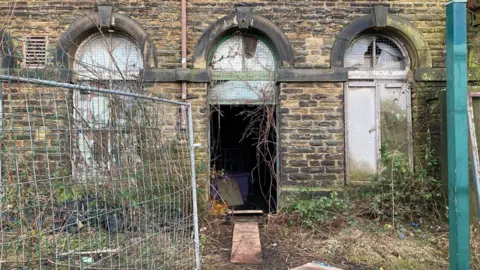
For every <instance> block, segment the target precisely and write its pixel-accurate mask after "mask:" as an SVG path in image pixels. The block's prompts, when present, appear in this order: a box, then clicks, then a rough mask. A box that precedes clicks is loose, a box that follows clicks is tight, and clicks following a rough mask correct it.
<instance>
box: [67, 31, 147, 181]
mask: <svg viewBox="0 0 480 270" xmlns="http://www.w3.org/2000/svg"><path fill="white" fill-rule="evenodd" d="M106 34H108V35H110V36H106V35H105V33H94V34H92V35H89V36H88V37H86V38H85V39H84V40H83V41H82V42H81V43H80V45H79V46H78V48H77V50H76V51H75V54H74V58H73V63H72V69H73V72H74V74H75V75H76V76H75V80H76V81H77V82H79V83H82V84H86V85H96V86H100V87H101V88H112V89H117V90H118V89H122V90H125V91H128V92H134V91H135V90H133V89H130V87H128V86H129V85H133V84H135V83H137V82H138V81H139V78H140V72H141V70H142V69H143V68H144V67H145V59H144V58H143V57H142V50H141V48H140V45H139V44H138V42H137V41H136V40H134V39H133V38H132V37H130V36H129V35H127V34H125V33H123V32H109V33H106ZM114 35H115V36H117V37H118V38H122V39H126V40H127V41H128V42H129V43H130V44H131V45H134V46H135V50H136V53H137V54H135V56H138V62H139V63H141V66H139V67H136V68H135V70H134V72H132V73H130V72H131V71H130V72H129V71H128V69H127V73H126V74H125V73H122V71H115V72H118V73H120V74H121V76H117V74H114V75H113V76H111V74H110V75H109V74H107V76H103V75H102V76H100V78H98V77H92V78H88V76H92V75H95V73H94V72H91V71H88V70H81V69H82V66H81V64H79V63H78V62H79V60H80V56H81V55H82V53H84V52H85V51H86V50H88V46H89V45H90V44H92V43H91V42H93V41H95V39H97V38H99V39H102V38H110V37H112V36H114ZM108 42H109V43H110V45H112V44H113V45H115V43H114V42H111V41H108ZM129 46H130V45H129ZM104 49H107V50H108V48H104ZM108 53H109V56H110V58H111V59H109V60H108V61H109V62H108V63H107V64H108V65H111V64H112V63H115V65H116V66H117V68H120V69H121V67H119V65H118V64H117V62H118V60H117V59H115V57H114V54H112V52H108ZM126 64H128V58H127V63H126ZM127 66H128V65H127ZM79 67H80V70H79ZM100 68H102V69H105V68H106V67H104V66H101V67H100ZM82 71H83V72H85V73H86V74H83V76H79V75H80V74H79V73H80V72H82ZM106 72H109V70H106ZM132 74H134V75H133V76H132ZM105 77H107V78H105ZM122 84H126V85H127V87H122ZM118 86H120V87H118ZM141 91H143V88H142V89H141ZM120 98H122V97H121V96H120ZM81 101H87V102H85V104H86V105H85V104H83V105H80V102H81ZM94 102H97V111H96V112H95V111H94V110H95V109H94ZM110 102H111V100H110V99H109V97H108V96H105V95H97V94H94V93H90V92H88V91H74V92H73V94H72V107H73V119H74V120H75V121H79V122H81V123H82V122H83V123H82V124H81V125H83V126H85V127H84V128H82V127H79V128H78V129H77V134H75V136H76V138H75V149H76V152H75V153H73V156H74V158H73V159H72V162H75V161H76V160H77V158H81V159H82V160H85V162H84V163H83V164H82V168H81V169H80V170H85V169H88V168H89V169H90V170H98V169H100V170H101V169H102V168H101V167H102V166H106V167H107V168H110V167H111V166H112V164H111V160H110V161H108V162H107V163H102V162H103V160H100V161H99V160H97V158H99V157H98V156H96V154H95V149H96V148H95V147H96V145H98V144H104V143H106V144H107V148H108V151H111V145H112V144H114V143H115V142H114V140H115V139H114V138H112V137H111V135H110V133H109V130H110V125H111V120H112V117H117V116H115V115H112V111H111V108H110V106H109V103H110ZM98 104H103V105H102V107H103V108H100V105H98ZM105 104H106V105H105ZM86 110H89V112H87V113H86V114H87V117H89V116H91V117H95V116H96V115H102V114H103V115H104V116H105V117H104V118H105V119H103V120H102V119H100V120H98V119H93V121H90V120H89V119H84V117H85V113H84V112H85V111H86ZM117 118H118V117H117ZM120 120H122V121H121V122H119V123H117V124H116V126H121V125H123V124H125V121H124V119H120ZM85 132H90V133H91V134H93V132H98V133H103V132H107V134H106V135H105V136H108V137H104V135H101V136H100V139H98V138H93V139H89V138H88V137H89V136H90V135H89V134H86V133H85ZM98 140H100V141H98ZM104 140H105V141H104ZM76 155H79V156H78V157H77V156H76ZM88 157H90V158H91V159H92V161H91V162H90V161H87V160H88ZM100 158H101V157H100ZM100 163H101V165H100ZM72 167H73V168H77V166H72ZM72 175H73V176H76V177H79V175H77V172H76V169H74V170H72ZM82 177H83V176H80V178H82Z"/></svg>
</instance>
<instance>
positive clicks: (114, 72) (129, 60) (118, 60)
mask: <svg viewBox="0 0 480 270" xmlns="http://www.w3.org/2000/svg"><path fill="white" fill-rule="evenodd" d="M141 69H143V59H142V54H141V51H140V48H139V47H138V45H137V44H136V43H135V41H133V40H132V39H130V38H129V37H127V36H125V35H122V34H117V33H108V34H97V35H94V36H92V37H90V38H88V39H87V40H85V41H84V42H82V44H81V45H80V46H79V48H78V50H77V53H76V56H75V62H74V70H75V71H76V73H77V75H78V79H79V80H135V79H137V78H138V75H139V72H140V70H141Z"/></svg>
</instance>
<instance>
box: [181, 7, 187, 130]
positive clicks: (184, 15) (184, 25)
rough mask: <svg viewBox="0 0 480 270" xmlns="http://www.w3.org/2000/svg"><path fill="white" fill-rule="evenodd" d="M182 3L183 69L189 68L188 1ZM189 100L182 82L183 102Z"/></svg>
mask: <svg viewBox="0 0 480 270" xmlns="http://www.w3.org/2000/svg"><path fill="white" fill-rule="evenodd" d="M181 1H182V68H187V0H181ZM186 99H187V82H185V81H182V101H184V100H186ZM181 110H182V112H181V113H182V120H181V121H182V123H181V127H182V129H186V128H187V111H186V108H185V106H182V107H181Z"/></svg>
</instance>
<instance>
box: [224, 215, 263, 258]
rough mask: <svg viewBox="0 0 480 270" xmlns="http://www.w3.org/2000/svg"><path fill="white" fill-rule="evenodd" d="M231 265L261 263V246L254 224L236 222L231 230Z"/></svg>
mask: <svg viewBox="0 0 480 270" xmlns="http://www.w3.org/2000/svg"><path fill="white" fill-rule="evenodd" d="M230 262H231V263H238V264H260V263H262V245H261V243H260V233H259V230H258V223H256V222H237V223H235V227H234V228H233V239H232V254H231V256H230Z"/></svg>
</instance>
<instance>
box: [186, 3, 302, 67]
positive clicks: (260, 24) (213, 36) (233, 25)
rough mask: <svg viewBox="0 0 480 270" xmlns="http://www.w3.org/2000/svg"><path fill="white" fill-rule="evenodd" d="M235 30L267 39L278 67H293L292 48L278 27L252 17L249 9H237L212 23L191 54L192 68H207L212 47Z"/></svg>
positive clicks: (257, 16) (267, 21) (268, 21)
mask: <svg viewBox="0 0 480 270" xmlns="http://www.w3.org/2000/svg"><path fill="white" fill-rule="evenodd" d="M235 30H248V31H249V32H254V33H256V34H258V35H260V36H263V37H265V38H268V39H269V41H270V43H271V45H272V46H273V47H274V49H275V50H276V53H277V57H278V63H279V67H281V68H290V67H293V50H292V46H291V45H290V42H289V41H288V39H287V37H286V36H285V34H284V33H283V32H282V30H281V29H280V27H278V26H277V25H275V24H274V23H273V22H271V21H270V20H268V19H266V18H264V17H262V16H259V15H252V14H251V8H250V7H237V8H236V12H235V13H233V14H230V15H228V16H225V17H223V18H220V19H219V20H217V21H216V22H214V23H213V24H212V25H210V27H209V28H208V29H207V30H206V31H205V32H204V33H203V35H202V36H201V37H200V40H199V41H198V43H197V46H196V47H195V52H194V54H193V66H194V68H207V61H208V57H209V53H210V51H211V49H212V47H213V46H214V45H215V44H216V43H217V42H218V41H219V40H220V39H221V38H222V37H223V36H224V35H226V34H228V33H231V32H233V31H235Z"/></svg>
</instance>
